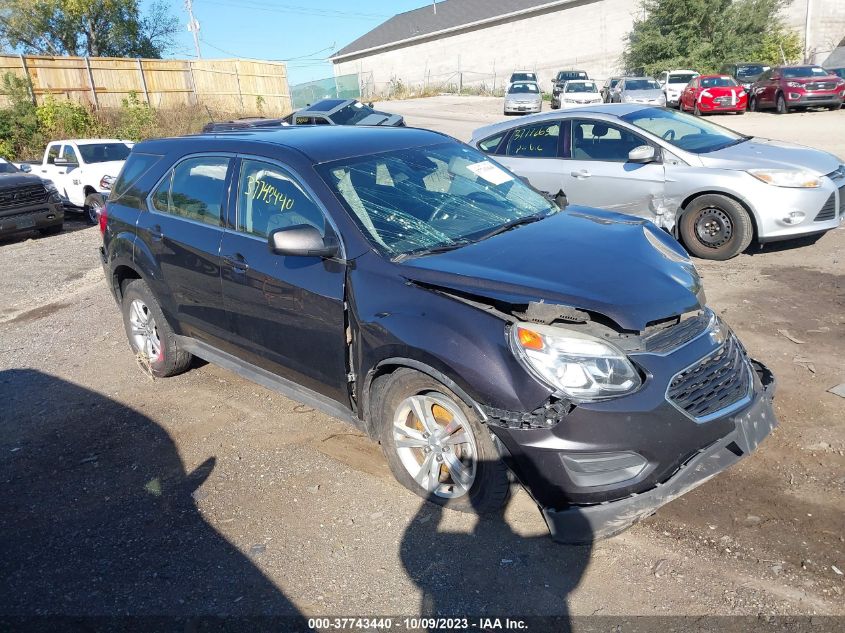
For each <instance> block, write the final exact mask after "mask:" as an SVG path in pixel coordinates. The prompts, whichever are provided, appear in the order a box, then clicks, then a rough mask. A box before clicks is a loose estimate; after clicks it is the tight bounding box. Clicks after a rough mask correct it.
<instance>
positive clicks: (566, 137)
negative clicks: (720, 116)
mask: <svg viewBox="0 0 845 633" xmlns="http://www.w3.org/2000/svg"><path fill="white" fill-rule="evenodd" d="M470 144H471V145H473V146H475V147H478V148H479V149H480V150H482V151H484V152H486V153H488V154H491V155H493V156H494V157H495V159H496V160H497V161H499V162H500V163H502V164H503V165H505V166H506V167H508V168H509V169H510V170H511V171H513V172H514V173H516V174H518V175H519V176H522V177H523V178H525V179H527V180H528V181H529V182H530V183H531V184H532V185H533V186H534V187H535V188H537V189H539V190H541V191H544V192H548V193H549V194H551V195H553V196H565V197H566V199H567V201H568V202H570V203H574V204H579V205H587V206H591V207H600V208H604V209H612V210H615V211H618V212H620V213H626V214H629V215H635V216H639V217H644V218H647V219H649V220H652V221H653V222H654V223H655V224H657V225H658V226H660V227H662V228H664V229H666V230H667V231H669V232H671V233H672V234H673V235H675V236H676V237H678V238H679V239H680V240H681V241H682V242H683V243H684V245H685V246H686V248H687V250H688V251H689V252H690V253H692V254H693V255H696V256H698V257H702V258H705V259H717V260H724V259H730V258H731V257H734V256H735V255H737V254H738V253H740V252H742V251H743V250H745V249H746V248H747V247H748V246H749V244H750V243H751V242H752V240H755V239H756V240H757V241H758V242H760V243H763V242H772V241H777V240H784V239H790V238H795V237H801V236H807V235H821V234H822V233H824V232H826V231H829V230H831V229H834V228H836V227H837V226H839V225H840V223H841V222H842V221H843V217H845V165H843V162H842V160H841V159H839V158H837V157H836V156H834V155H832V154H829V153H827V152H823V151H820V150H816V149H812V148H809V147H803V146H800V145H794V144H791V143H784V142H781V141H774V140H770V139H764V138H758V137H750V136H743V135H742V134H739V133H737V132H734V131H732V130H729V129H727V128H724V127H721V126H719V125H716V124H715V123H711V122H710V121H706V120H703V119H701V118H698V117H693V116H690V115H687V114H683V113H681V112H677V111H675V110H668V109H666V108H661V107H654V106H647V105H634V104H618V105H617V104H602V105H596V106H586V107H581V108H577V109H574V110H572V111H569V112H550V113H547V114H540V115H536V116H531V117H527V118H524V119H521V120H520V121H506V122H503V123H498V124H496V125H490V126H487V127H483V128H480V129H478V130H476V131H475V132H473V136H472V140H471V141H470Z"/></svg>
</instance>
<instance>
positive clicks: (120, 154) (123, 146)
mask: <svg viewBox="0 0 845 633" xmlns="http://www.w3.org/2000/svg"><path fill="white" fill-rule="evenodd" d="M132 145H134V143H132V142H131V141H121V140H119V139H105V138H92V139H76V140H66V141H53V142H52V143H50V144H48V145H47V149H46V150H44V159H43V160H42V161H41V163H35V164H29V168H30V169H29V170H27V171H31V172H33V173H35V174H37V175H38V176H41V178H43V179H46V180H51V181H53V183H54V184H55V185H56V188H57V189H58V190H59V194H60V195H61V196H62V197H63V198H64V199H65V200H66V202H67V204H69V205H70V206H73V207H77V208H79V209H82V210H83V212H84V215H85V219H86V220H88V222H89V223H91V224H96V223H97V219H98V217H99V215H100V209H102V208H103V205H104V204H105V203H104V200H105V199H106V198H107V197H108V195H109V191H110V190H111V186H112V183H113V182H114V180H115V179H116V178H117V175H118V174H119V173H120V170H121V169H122V168H123V163H124V162H125V161H126V158H127V156H129V151H130V150H131V149H132ZM21 167H22V168H23V169H24V170H26V167H25V166H24V165H21Z"/></svg>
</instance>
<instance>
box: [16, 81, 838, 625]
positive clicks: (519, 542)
mask: <svg viewBox="0 0 845 633" xmlns="http://www.w3.org/2000/svg"><path fill="white" fill-rule="evenodd" d="M382 107H384V108H385V109H389V110H391V111H396V112H401V113H403V114H405V115H406V118H407V120H408V122H409V123H410V124H412V125H420V126H425V127H431V128H433V129H437V130H442V131H445V132H448V133H450V134H452V135H454V136H456V137H458V138H461V139H467V138H469V135H470V132H471V130H472V129H473V128H474V127H477V126H478V125H480V124H486V123H488V122H492V121H495V120H498V119H499V118H501V111H500V107H501V103H500V101H498V100H494V99H484V98H469V97H468V98H456V97H439V98H433V99H424V100H417V101H408V102H391V103H389V104H383V105H382ZM720 122H722V123H724V124H726V125H728V126H731V127H735V128H736V129H738V130H740V131H743V132H746V133H754V134H759V135H762V136H768V137H772V138H778V139H783V140H792V141H797V142H802V143H805V144H809V145H813V146H816V147H819V148H822V149H826V150H829V151H833V152H835V153H838V154H839V155H840V156H845V111H840V112H837V113H831V112H823V113H822V112H820V113H810V114H791V115H789V116H787V117H778V116H775V115H768V114H748V115H745V116H743V117H724V118H723V119H720ZM98 244H99V233H98V231H97V229H96V228H86V227H84V225H82V224H81V223H80V222H78V221H71V222H69V223H68V225H67V230H66V231H65V232H64V233H62V234H61V235H59V236H55V237H45V238H35V236H32V238H30V237H29V236H24V237H22V238H20V239H15V240H5V241H2V242H0V297H2V302H0V398H2V400H0V401H2V403H3V404H2V409H0V410H2V416H0V417H2V420H0V486H2V492H0V495H2V496H0V499H2V504H1V505H2V507H3V509H4V511H3V512H2V513H0V557H2V560H3V561H4V563H3V565H2V566H0V585H2V586H3V587H5V588H7V589H11V590H7V591H4V592H2V594H0V596H1V597H0V615H2V614H19V615H23V614H36V613H37V614H78V615H81V614H98V615H118V614H124V613H130V614H209V615H211V614H219V615H257V614H265V615H266V614H297V613H299V614H305V615H308V616H311V615H344V614H359V615H373V614H408V615H411V614H419V613H442V614H452V615H457V614H473V615H481V614H490V613H498V614H507V613H510V614H521V615H529V614H560V615H566V614H577V615H590V614H595V613H598V614H602V615H614V614H615V615H620V614H624V615H633V614H643V615H655V614H689V615H701V614H734V615H738V614H741V615H752V616H756V615H758V614H764V615H766V614H818V615H825V614H827V615H840V616H842V615H845V606H843V605H845V599H843V590H845V576H843V575H842V573H841V572H842V571H845V542H843V541H844V540H845V512H843V508H845V457H843V452H845V425H843V421H845V399H843V398H840V397H838V396H836V395H833V394H831V393H828V392H827V390H828V389H829V388H830V387H832V386H834V385H837V384H839V383H842V382H845V343H843V341H844V340H845V289H843V277H844V276H843V271H845V230H843V229H841V228H840V229H838V230H836V231H833V232H831V233H828V234H827V235H826V236H824V237H823V238H822V239H821V240H819V241H818V242H816V243H815V244H807V243H803V244H801V243H799V244H795V243H787V244H781V245H778V246H770V247H766V248H763V249H759V250H758V249H755V250H753V251H752V252H749V253H746V254H743V255H741V256H739V257H737V258H736V259H734V260H731V261H729V262H726V263H712V262H703V261H702V262H697V265H698V267H699V270H700V271H701V273H702V275H703V277H704V281H705V284H706V289H707V295H708V298H709V300H710V304H711V305H712V306H713V307H714V308H715V309H716V310H717V311H718V312H719V313H721V314H722V315H723V316H724V317H725V318H726V319H727V320H728V322H729V323H730V324H731V325H732V326H733V327H734V329H735V330H737V331H738V332H739V334H740V336H741V338H742V340H743V341H744V343H745V344H746V346H747V347H748V349H749V351H750V352H751V353H752V354H753V355H754V356H755V357H757V358H759V359H760V360H762V361H763V362H764V363H766V364H767V365H769V366H770V367H771V368H772V370H773V371H774V372H775V374H776V376H777V378H778V381H779V390H778V393H777V398H776V408H777V414H778V416H779V419H780V423H781V425H780V427H779V428H778V429H777V430H776V432H775V433H774V435H773V436H772V437H771V438H769V439H768V440H767V441H766V442H765V443H764V444H763V446H762V447H761V448H760V450H759V451H758V452H757V453H755V454H754V455H753V456H751V457H750V458H749V459H747V460H745V461H744V462H743V463H741V464H740V465H739V466H737V467H735V468H734V469H732V470H730V471H728V472H727V473H725V474H723V475H722V476H720V477H717V478H716V479H714V480H711V481H710V482H708V483H707V484H705V485H704V486H702V487H700V488H698V489H697V490H695V491H694V492H692V493H690V494H688V495H687V496H685V497H683V498H681V499H679V500H677V501H675V502H673V503H672V504H670V505H668V506H666V507H665V508H663V509H662V510H661V511H660V512H659V513H658V514H657V515H655V516H653V517H652V518H650V519H648V520H647V521H645V522H644V523H643V524H641V525H639V526H636V527H635V528H633V529H631V530H629V531H628V532H626V533H625V534H623V535H621V536H619V537H617V538H614V539H611V540H608V541H604V542H601V543H598V544H596V545H594V546H593V547H591V548H590V547H564V546H559V545H555V544H553V543H552V542H551V541H550V540H549V539H548V537H547V536H546V530H545V527H544V525H543V522H542V519H541V518H540V515H539V513H538V512H537V510H536V508H535V507H534V506H533V504H532V503H531V501H530V500H529V499H528V497H527V496H526V495H525V494H524V493H519V494H518V495H516V497H515V498H514V499H513V501H512V502H511V504H510V506H509V507H508V509H507V512H506V515H505V518H504V520H501V519H485V520H483V521H478V520H476V519H475V518H473V517H470V516H466V515H461V514H457V513H452V512H442V511H440V510H438V509H436V508H434V507H432V506H430V505H427V504H424V503H421V502H420V500H419V499H417V498H416V497H414V496H412V495H411V494H410V493H408V492H406V491H405V490H404V489H403V488H401V487H400V486H399V485H398V484H396V483H394V481H393V480H392V478H391V476H390V474H389V472H388V470H387V467H386V465H385V463H384V460H383V458H382V456H381V453H380V450H379V448H378V446H376V445H375V444H373V443H372V442H370V441H369V440H367V439H366V438H364V437H362V436H361V435H360V434H359V433H357V432H356V431H355V430H353V429H352V428H350V427H348V426H346V425H344V424H342V423H340V422H338V421H336V420H333V419H331V418H328V417H326V416H324V415H322V414H319V413H316V412H314V411H312V410H311V409H309V408H307V407H303V406H301V405H299V404H297V403H296V402H293V401H290V400H287V399H285V398H283V397H281V396H279V395H277V394H275V393H272V392H270V391H267V390H265V389H264V388H262V387H259V386H256V385H254V384H252V383H249V382H246V381H244V380H242V379H240V378H238V377H236V376H235V375H233V374H231V373H229V372H227V371H225V370H222V369H219V368H217V367H215V366H212V365H208V364H202V363H197V364H196V366H195V367H194V368H193V369H192V371H190V372H188V373H187V374H185V375H182V376H180V377H177V378H173V379H169V380H156V381H152V380H150V379H149V378H147V377H146V376H145V375H143V374H142V373H141V372H140V370H139V369H138V368H137V366H136V364H135V361H134V359H133V357H132V355H131V354H130V353H129V350H128V346H127V343H126V339H125V335H124V333H123V327H122V323H121V319H120V315H119V312H118V310H117V309H116V307H115V305H114V302H113V301H112V299H111V297H110V295H109V294H108V291H107V289H106V286H105V284H104V282H103V279H102V270H101V268H100V266H99V263H98V259H97V254H96V248H97V246H98Z"/></svg>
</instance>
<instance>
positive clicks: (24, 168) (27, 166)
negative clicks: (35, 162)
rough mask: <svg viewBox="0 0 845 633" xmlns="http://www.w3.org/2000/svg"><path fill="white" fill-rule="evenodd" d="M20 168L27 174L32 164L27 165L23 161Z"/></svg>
mask: <svg viewBox="0 0 845 633" xmlns="http://www.w3.org/2000/svg"><path fill="white" fill-rule="evenodd" d="M20 170H21V171H22V172H23V173H25V174H28V173H29V172H31V171H32V165H27V164H26V163H23V164H21V166H20Z"/></svg>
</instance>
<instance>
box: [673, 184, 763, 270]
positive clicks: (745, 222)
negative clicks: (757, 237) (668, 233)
mask: <svg viewBox="0 0 845 633" xmlns="http://www.w3.org/2000/svg"><path fill="white" fill-rule="evenodd" d="M679 229H680V234H681V238H682V239H683V242H684V246H686V248H687V250H688V251H689V252H690V253H692V254H693V255H695V256H696V257H700V258H702V259H713V260H716V261H724V260H726V259H731V258H732V257H736V256H737V255H739V254H740V253H741V252H742V251H744V250H745V249H746V248H748V245H749V244H750V243H751V239H752V238H753V237H754V227H753V225H752V224H751V217H750V216H749V215H748V212H747V211H746V210H745V208H744V207H743V206H742V205H741V204H740V203H739V202H737V201H736V200H733V199H732V198H728V197H727V196H723V195H719V194H706V195H703V196H699V197H698V198H695V199H694V200H693V201H692V202H690V203H689V204H688V205H687V207H686V209H685V210H684V214H683V215H682V216H681V222H680V226H679Z"/></svg>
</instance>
